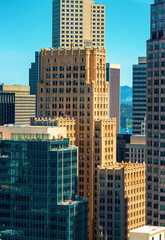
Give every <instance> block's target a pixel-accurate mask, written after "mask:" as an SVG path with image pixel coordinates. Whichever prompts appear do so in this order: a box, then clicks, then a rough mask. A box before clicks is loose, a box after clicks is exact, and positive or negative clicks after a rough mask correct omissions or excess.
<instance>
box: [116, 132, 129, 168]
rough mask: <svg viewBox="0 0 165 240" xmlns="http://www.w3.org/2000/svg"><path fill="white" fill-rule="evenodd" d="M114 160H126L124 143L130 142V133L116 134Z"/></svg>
mask: <svg viewBox="0 0 165 240" xmlns="http://www.w3.org/2000/svg"><path fill="white" fill-rule="evenodd" d="M116 138H117V143H116V146H117V147H116V161H117V162H119V163H121V162H122V161H123V162H125V161H126V144H129V143H130V139H131V135H130V134H117V136H116Z"/></svg>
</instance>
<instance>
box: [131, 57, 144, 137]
mask: <svg viewBox="0 0 165 240" xmlns="http://www.w3.org/2000/svg"><path fill="white" fill-rule="evenodd" d="M132 86H133V94H132V98H133V108H132V120H133V121H132V133H133V134H135V135H139V134H141V128H142V126H141V125H142V123H143V124H144V122H145V115H146V58H145V57H139V58H138V64H135V65H133V84H132ZM144 134H145V133H144Z"/></svg>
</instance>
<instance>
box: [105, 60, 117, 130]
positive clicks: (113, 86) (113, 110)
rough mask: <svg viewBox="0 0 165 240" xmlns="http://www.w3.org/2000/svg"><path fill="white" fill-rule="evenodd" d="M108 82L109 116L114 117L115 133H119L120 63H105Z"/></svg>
mask: <svg viewBox="0 0 165 240" xmlns="http://www.w3.org/2000/svg"><path fill="white" fill-rule="evenodd" d="M106 80H107V81H108V82H109V117H110V118H116V134H119V133H120V64H113V63H107V64H106Z"/></svg>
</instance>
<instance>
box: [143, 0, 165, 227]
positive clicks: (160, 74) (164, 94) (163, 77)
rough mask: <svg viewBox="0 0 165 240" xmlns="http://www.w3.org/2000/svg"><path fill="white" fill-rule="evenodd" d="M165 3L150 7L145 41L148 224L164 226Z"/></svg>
mask: <svg viewBox="0 0 165 240" xmlns="http://www.w3.org/2000/svg"><path fill="white" fill-rule="evenodd" d="M164 11H165V1H164V0H155V1H154V4H152V5H151V28H150V30H151V34H150V39H149V40H148V41H147V110H146V112H147V113H146V125H147V127H146V132H147V135H146V137H147V139H146V143H147V148H146V151H147V152H146V157H147V159H146V162H147V172H146V174H147V176H146V178H147V224H149V225H154V226H157V225H158V226H165V194H164V193H165V185H164V183H165V174H164V173H165V131H164V129H165V25H164V17H165V14H164Z"/></svg>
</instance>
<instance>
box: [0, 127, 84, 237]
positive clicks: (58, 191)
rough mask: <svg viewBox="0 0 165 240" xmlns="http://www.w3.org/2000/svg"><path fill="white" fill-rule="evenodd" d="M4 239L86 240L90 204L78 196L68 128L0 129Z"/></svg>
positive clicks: (0, 219) (0, 226)
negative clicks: (67, 135)
mask: <svg viewBox="0 0 165 240" xmlns="http://www.w3.org/2000/svg"><path fill="white" fill-rule="evenodd" d="M0 132H1V138H2V139H1V140H0V169H1V174H0V216H1V217H0V233H1V235H2V239H3V240H9V239H13V240H32V239H33V240H39V239H43V240H53V239H54V240H57V239H73V240H77V239H79V237H80V236H81V239H83V240H86V239H87V238H88V223H87V220H88V217H87V216H88V202H87V200H83V199H82V198H80V197H76V191H77V147H75V146H70V145H69V138H66V127H43V126H42V127H38V126H34V127H28V126H27V127H26V126H23V127H21V126H20V127H19V126H11V125H9V126H5V127H0Z"/></svg>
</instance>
